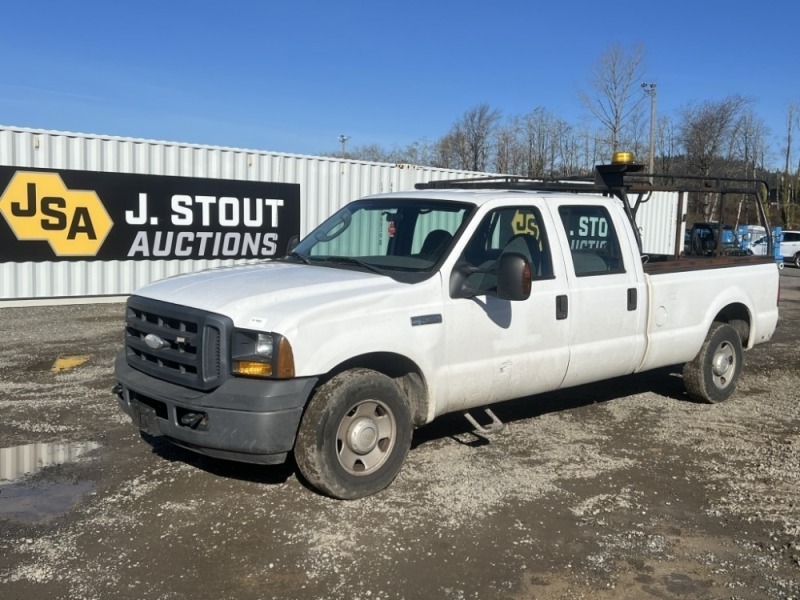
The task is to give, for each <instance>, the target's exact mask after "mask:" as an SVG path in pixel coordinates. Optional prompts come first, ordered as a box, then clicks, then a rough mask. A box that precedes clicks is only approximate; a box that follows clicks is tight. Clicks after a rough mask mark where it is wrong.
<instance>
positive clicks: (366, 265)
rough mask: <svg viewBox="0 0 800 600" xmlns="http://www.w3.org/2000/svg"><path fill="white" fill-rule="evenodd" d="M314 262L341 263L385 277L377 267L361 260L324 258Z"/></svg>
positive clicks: (348, 257) (345, 257)
mask: <svg viewBox="0 0 800 600" xmlns="http://www.w3.org/2000/svg"><path fill="white" fill-rule="evenodd" d="M314 260H319V261H320V262H329V263H341V264H345V265H356V266H357V267H361V268H362V269H367V270H368V271H372V272H373V273H377V274H378V275H385V273H384V272H383V271H382V270H381V269H379V268H378V267H376V266H374V265H371V264H369V263H367V262H364V261H363V260H359V259H357V258H353V257H352V256H326V257H325V258H319V259H317V258H315V259H314Z"/></svg>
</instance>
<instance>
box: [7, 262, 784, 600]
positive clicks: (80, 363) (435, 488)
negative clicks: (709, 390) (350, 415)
mask: <svg viewBox="0 0 800 600" xmlns="http://www.w3.org/2000/svg"><path fill="white" fill-rule="evenodd" d="M781 280H782V288H783V300H782V318H781V324H780V328H779V331H778V333H777V334H776V336H775V339H774V340H773V341H772V342H771V343H769V344H766V345H763V346H760V347H758V348H757V349H755V350H753V351H751V352H749V353H747V354H746V357H745V361H746V366H745V374H744V376H743V378H742V380H741V383H740V389H739V391H738V393H737V394H736V396H735V397H734V399H732V400H731V401H729V402H727V403H724V404H721V405H703V404H696V403H693V402H690V401H689V400H687V399H686V397H685V396H684V394H683V388H682V381H681V378H680V375H679V370H677V369H665V370H661V371H658V372H653V373H648V374H644V375H641V376H635V377H630V378H626V379H621V380H614V381H611V382H607V383H604V384H598V385H593V386H586V387H581V388H577V389H572V390H566V391H564V392H561V393H558V394H550V395H547V396H545V397H537V398H532V399H523V400H517V401H514V402H511V403H507V404H504V405H501V406H499V407H498V408H497V410H496V412H497V413H498V415H499V416H500V417H501V418H502V419H504V420H505V421H507V422H508V423H509V425H508V427H507V428H506V429H505V430H504V431H503V432H502V433H500V434H498V435H496V436H493V437H491V438H489V439H483V438H479V437H476V436H475V435H473V434H471V433H470V429H469V426H468V424H467V422H466V421H465V420H464V419H463V418H462V417H460V416H449V417H446V418H443V419H441V420H439V421H437V422H436V423H434V424H433V425H431V426H428V427H426V428H423V429H420V430H418V431H417V432H416V433H415V436H414V447H413V449H412V451H411V453H410V455H409V458H408V461H407V463H406V465H405V467H404V469H403V471H402V473H401V474H400V476H399V478H398V479H397V481H396V482H395V483H394V484H393V485H392V486H391V487H390V488H389V489H388V490H386V491H385V492H383V493H381V494H379V495H377V496H374V497H371V498H367V499H364V500H359V501H355V502H339V501H334V500H330V499H326V498H323V497H321V496H318V495H316V494H314V493H313V492H311V491H310V490H308V489H307V488H306V487H305V486H304V485H303V484H302V482H301V481H300V480H298V478H297V475H296V472H295V469H294V467H293V466H292V465H286V466H281V467H254V466H242V465H237V464H234V463H226V462H223V461H218V460H213V459H209V458H203V457H199V456H195V455H193V454H191V453H189V452H186V451H183V450H179V449H177V448H175V447H173V446H171V445H169V444H167V443H165V442H163V441H162V440H160V439H149V440H144V439H142V438H141V437H140V435H139V434H138V432H137V431H136V430H135V429H134V427H133V426H132V425H131V423H130V421H129V419H128V418H127V417H125V416H124V415H123V414H122V413H121V412H120V411H119V410H118V409H117V407H116V404H115V401H114V398H113V396H112V395H111V393H110V389H111V386H112V385H113V383H114V380H113V373H112V369H111V363H112V359H113V356H114V355H115V354H116V352H117V351H118V349H119V348H120V347H121V341H122V334H121V331H122V306H121V305H119V304H104V305H92V306H62V307H36V308H24V309H23V308H4V309H0V340H2V342H1V343H0V386H1V387H0V448H5V449H6V450H3V452H6V453H7V454H6V463H9V460H10V459H9V458H8V457H9V456H11V454H9V453H12V452H13V453H15V454H14V455H13V456H14V457H15V458H14V459H13V460H15V461H16V464H18V466H19V468H18V470H19V471H24V470H26V469H25V465H24V464H23V460H24V457H25V456H26V453H27V455H33V456H34V459H32V460H33V462H34V463H35V462H37V461H38V462H43V463H45V464H46V463H49V462H52V463H54V464H52V465H51V466H48V467H46V468H43V469H41V470H39V471H38V472H36V473H32V474H30V475H27V476H24V477H22V476H18V475H13V474H11V475H9V474H6V479H10V481H6V482H5V483H3V482H0V598H2V599H3V600H15V599H31V598H37V599H51V598H52V599H70V600H77V599H100V598H115V599H117V598H119V599H135V600H140V599H141V598H148V599H151V600H156V599H164V600H167V599H183V598H193V599H195V598H197V599H215V600H216V599H229V598H230V599H237V600H249V599H272V598H298V599H311V598H331V599H334V598H336V599H338V598H342V599H344V598H347V599H355V598H360V599H362V600H366V599H369V600H377V599H399V598H404V599H408V600H411V599H416V598H439V599H446V600H461V599H468V598H481V599H491V598H512V599H539V598H546V599H551V598H553V599H573V598H600V599H611V598H614V599H618V598H622V599H640V598H660V599H664V598H731V599H755V598H764V599H776V598H783V599H787V598H795V599H798V598H800V410H798V390H799V389H800V345H799V344H798V342H800V271H798V270H797V269H792V268H786V269H784V271H783V274H782V277H781ZM67 357H73V358H72V360H70V361H63V360H62V362H58V363H57V362H56V361H57V360H58V359H59V358H61V359H64V358H67ZM54 367H55V368H56V369H55V372H54ZM31 444H39V445H38V446H29V445H31ZM22 446H25V447H26V448H25V449H21V448H20V447H22ZM36 457H39V458H36ZM48 457H49V458H48ZM0 479H2V477H0Z"/></svg>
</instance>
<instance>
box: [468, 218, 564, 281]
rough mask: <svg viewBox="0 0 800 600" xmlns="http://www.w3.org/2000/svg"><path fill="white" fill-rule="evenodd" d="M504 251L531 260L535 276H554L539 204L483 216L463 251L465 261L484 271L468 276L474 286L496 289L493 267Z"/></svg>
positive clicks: (540, 277) (544, 277)
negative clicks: (515, 253) (536, 206)
mask: <svg viewBox="0 0 800 600" xmlns="http://www.w3.org/2000/svg"><path fill="white" fill-rule="evenodd" d="M504 252H517V253H518V254H522V255H523V256H524V257H525V258H526V259H527V260H528V262H529V263H530V264H531V273H532V276H533V279H534V280H536V279H547V278H550V277H552V276H553V263H552V258H551V253H550V246H549V244H548V241H547V233H546V231H545V228H544V225H543V223H542V217H541V213H540V212H539V210H538V209H537V208H534V207H532V206H525V207H519V206H514V207H506V208H499V209H496V210H494V211H492V212H490V213H489V214H487V215H486V216H485V217H484V218H483V220H482V221H481V223H480V225H479V226H478V229H477V230H476V231H475V233H474V234H473V235H472V238H471V239H470V240H469V242H468V243H467V246H466V248H465V249H464V252H463V254H462V255H461V260H462V261H463V262H465V263H467V264H468V265H469V266H471V267H474V268H476V269H479V270H480V271H481V272H478V273H475V274H473V275H471V276H470V277H469V284H470V286H471V287H473V288H475V289H478V290H481V291H482V292H491V291H493V290H494V289H495V287H496V276H495V272H494V271H495V269H496V266H497V261H498V260H499V259H500V256H501V255H502V254H503V253H504Z"/></svg>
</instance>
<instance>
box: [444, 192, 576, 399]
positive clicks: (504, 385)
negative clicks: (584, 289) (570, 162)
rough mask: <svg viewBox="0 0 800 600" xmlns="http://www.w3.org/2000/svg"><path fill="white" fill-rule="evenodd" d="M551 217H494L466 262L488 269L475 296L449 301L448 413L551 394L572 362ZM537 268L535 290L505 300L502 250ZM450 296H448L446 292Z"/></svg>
mask: <svg viewBox="0 0 800 600" xmlns="http://www.w3.org/2000/svg"><path fill="white" fill-rule="evenodd" d="M553 229H554V222H553V221H552V216H551V215H549V214H548V213H543V212H542V211H540V210H539V208H537V207H536V206H533V205H518V206H507V207H503V208H498V209H495V210H493V211H491V212H490V213H489V214H487V215H486V216H485V217H484V219H483V220H482V221H481V223H480V225H479V227H478V229H477V230H476V231H475V232H474V233H473V235H472V236H471V237H470V239H469V241H468V243H467V244H466V246H465V249H464V250H463V252H462V253H461V256H460V259H459V260H460V262H461V263H462V264H468V265H470V266H472V267H474V268H477V269H479V270H480V271H481V272H478V273H474V274H473V275H471V276H470V277H469V280H468V281H469V285H470V286H472V287H473V288H475V290H476V293H475V296H474V297H472V298H452V297H448V298H446V300H445V326H446V330H445V331H446V333H445V335H446V354H447V364H448V369H449V377H448V393H447V396H448V402H447V405H448V410H458V409H466V408H470V407H473V406H480V405H485V404H489V403H492V402H497V401H501V400H507V399H511V398H518V397H522V396H527V395H531V394H534V393H538V392H542V391H547V390H552V389H555V388H557V387H559V385H560V384H561V382H562V380H563V378H564V375H565V373H566V371H567V365H568V364H569V345H568V336H569V324H568V322H566V321H564V320H560V319H559V318H557V311H556V298H557V297H558V296H559V295H562V294H564V293H566V290H565V286H566V279H565V273H564V264H563V262H562V261H560V260H553V253H552V252H551V246H550V242H549V239H551V237H552V234H551V233H550V232H552V231H553ZM509 251H513V252H519V253H521V254H523V255H525V256H526V258H528V259H529V261H530V262H531V265H532V279H533V282H532V292H531V295H530V297H529V298H528V299H527V300H524V301H518V302H511V301H509V300H501V299H500V298H498V297H497V295H496V293H495V289H496V278H495V275H494V273H493V269H494V268H495V266H496V264H497V261H498V259H499V257H500V255H501V253H503V252H509ZM445 293H446V292H445Z"/></svg>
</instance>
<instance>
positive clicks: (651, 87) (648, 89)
mask: <svg viewBox="0 0 800 600" xmlns="http://www.w3.org/2000/svg"><path fill="white" fill-rule="evenodd" d="M642 91H643V92H644V93H645V94H647V95H648V96H650V173H651V175H650V183H653V176H652V173H653V171H654V170H655V156H656V154H655V142H656V84H655V83H643V84H642Z"/></svg>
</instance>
